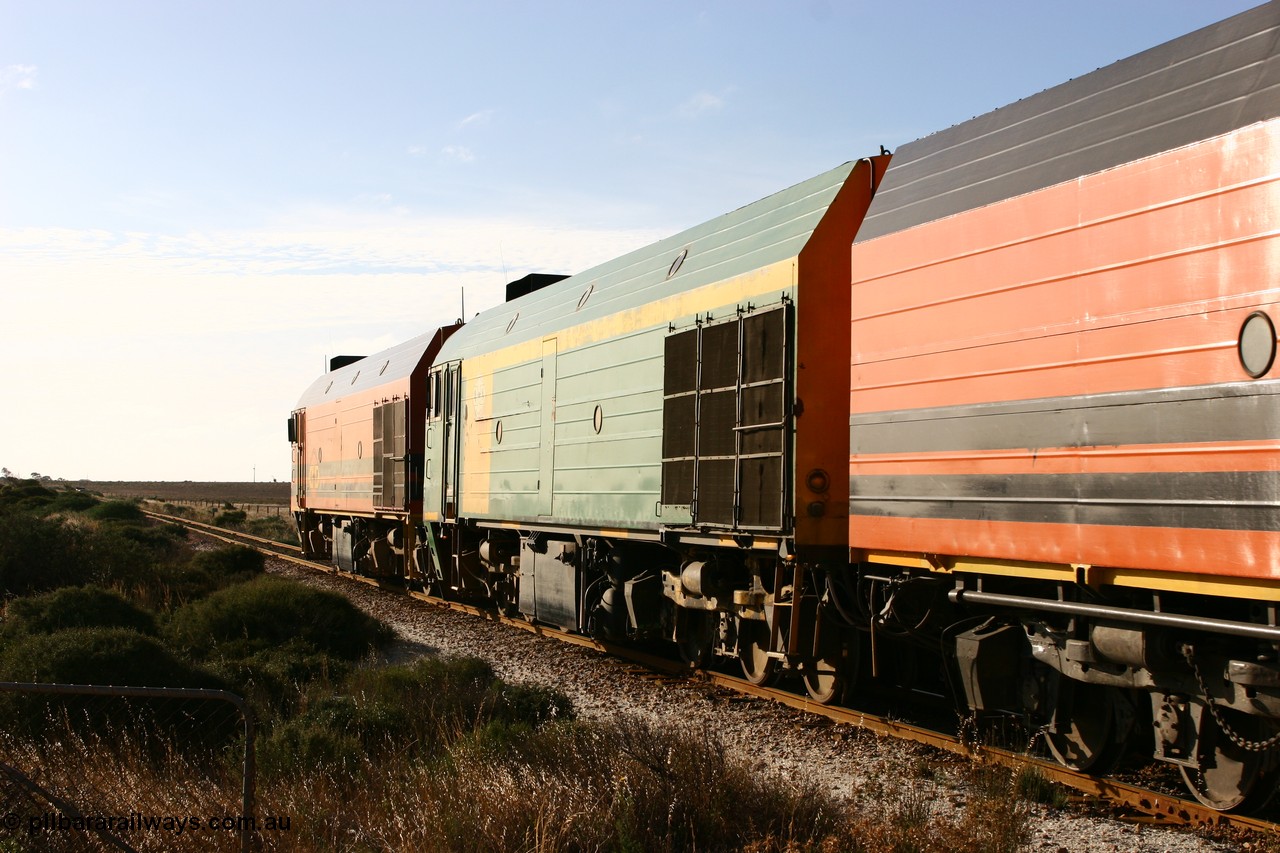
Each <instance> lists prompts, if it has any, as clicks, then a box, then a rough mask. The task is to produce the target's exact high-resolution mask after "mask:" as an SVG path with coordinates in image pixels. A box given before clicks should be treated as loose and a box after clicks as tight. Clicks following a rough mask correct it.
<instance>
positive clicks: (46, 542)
mask: <svg viewBox="0 0 1280 853" xmlns="http://www.w3.org/2000/svg"><path fill="white" fill-rule="evenodd" d="M87 535H88V534H87V533H86V532H83V531H79V530H75V529H71V528H68V527H66V526H65V525H64V524H63V523H62V522H61V521H59V520H57V519H44V518H37V517H35V516H34V515H31V514H29V513H26V512H17V511H12V510H10V511H0V593H3V594H4V595H7V596H11V595H27V594H29V593H32V592H40V591H43V590H46V589H53V588H55V587H59V586H65V585H68V584H77V583H83V582H84V579H85V576H84V572H83V567H82V566H81V565H80V564H79V562H78V561H79V559H80V558H81V552H82V546H83V544H84V540H85V539H86V538H87Z"/></svg>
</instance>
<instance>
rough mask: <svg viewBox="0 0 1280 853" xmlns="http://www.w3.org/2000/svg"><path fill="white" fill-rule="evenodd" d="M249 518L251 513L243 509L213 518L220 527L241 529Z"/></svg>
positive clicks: (221, 513)
mask: <svg viewBox="0 0 1280 853" xmlns="http://www.w3.org/2000/svg"><path fill="white" fill-rule="evenodd" d="M248 518H249V513H247V512H245V511H244V510H242V509H228V510H224V511H223V512H220V513H218V514H217V515H215V516H214V517H213V523H214V524H216V525H217V526H218V527H231V528H237V527H240V526H241V525H243V524H244V523H245V521H247V520H248Z"/></svg>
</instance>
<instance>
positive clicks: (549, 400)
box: [538, 338, 556, 516]
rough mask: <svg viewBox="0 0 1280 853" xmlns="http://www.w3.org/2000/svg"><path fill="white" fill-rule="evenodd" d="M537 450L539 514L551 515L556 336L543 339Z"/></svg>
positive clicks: (554, 440)
mask: <svg viewBox="0 0 1280 853" xmlns="http://www.w3.org/2000/svg"><path fill="white" fill-rule="evenodd" d="M539 447H540V448H541V450H540V452H539V453H538V515H540V516H549V515H551V508H552V507H551V503H552V495H553V491H554V490H553V485H554V484H553V482H552V481H553V478H554V477H555V453H556V339H555V338H547V339H546V340H544V341H543V342H542V431H541V434H540V441H539Z"/></svg>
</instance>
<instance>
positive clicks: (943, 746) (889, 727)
mask: <svg viewBox="0 0 1280 853" xmlns="http://www.w3.org/2000/svg"><path fill="white" fill-rule="evenodd" d="M147 515H148V516H150V517H151V518H153V519H156V520H160V521H165V522H169V523H175V524H180V525H182V526H184V527H187V528H189V529H193V530H195V531H197V532H199V533H201V534H202V535H205V536H209V537H212V538H214V539H218V540H220V541H223V542H226V543H230V544H240V545H247V546H249V547H253V548H255V549H257V550H259V551H261V552H262V553H264V554H267V555H269V556H272V557H275V558H277V559H282V560H286V561H289V562H291V563H294V564H297V565H299V566H302V567H305V568H307V569H310V570H313V571H317V572H322V573H325V574H329V575H334V576H339V577H342V578H343V579H345V580H347V581H349V582H357V583H362V584H366V585H369V586H373V587H377V588H380V589H383V590H387V591H390V592H395V593H396V594H402V595H407V596H409V597H412V598H415V599H418V600H421V601H423V602H425V603H427V604H430V605H432V606H436V607H442V608H447V609H450V610H455V611H462V612H465V613H469V614H471V615H474V616H477V617H480V618H483V619H487V620H489V621H494V622H500V623H502V624H505V625H509V626H511V627H514V628H518V629H520V630H522V631H526V632H529V633H533V634H536V635H539V636H544V637H549V638H553V639H556V640H560V641H562V642H567V643H572V644H575V645H578V646H582V647H585V648H589V649H594V650H596V651H600V652H603V653H606V654H609V655H612V656H615V657H618V658H621V659H624V660H627V661H629V662H631V663H633V664H636V665H637V666H638V667H640V668H642V670H643V672H644V673H647V675H645V676H644V677H645V678H647V679H649V680H655V681H660V682H661V683H664V684H680V683H693V682H699V683H704V684H711V685H714V686H716V687H720V688H723V689H726V690H729V691H732V692H734V693H736V694H739V695H742V696H750V697H755V698H758V699H764V700H768V701H771V702H776V703H779V704H781V705H784V706H787V707H789V708H792V709H795V710H798V711H802V712H804V713H808V714H813V715H816V716H819V717H822V718H825V719H826V720H829V721H831V722H832V723H841V724H847V725H850V726H853V727H855V728H858V729H862V730H864V731H868V732H872V733H875V734H877V735H881V736H886V737H891V738H896V739H899V740H905V741H911V742H914V743H919V744H923V745H925V746H929V747H933V748H934V749H938V750H942V751H944V752H948V753H951V754H955V755H959V756H962V757H965V758H967V759H970V760H973V761H978V762H987V763H992V764H999V765H1004V766H1007V767H1010V768H1014V769H1018V768H1028V767H1031V768H1035V769H1036V770H1038V771H1039V772H1040V773H1041V774H1042V775H1043V776H1044V777H1045V778H1046V779H1048V780H1050V781H1052V782H1055V783H1057V784H1060V785H1062V786H1064V787H1066V788H1068V789H1070V790H1073V791H1075V792H1077V793H1078V794H1079V795H1082V796H1084V797H1086V798H1096V799H1098V800H1101V801H1104V802H1105V803H1107V804H1109V805H1111V806H1114V807H1118V808H1120V809H1121V810H1127V811H1128V812H1129V813H1130V814H1129V815H1127V816H1122V819H1129V820H1135V821H1139V822H1145V823H1151V824H1156V825H1162V826H1185V827H1198V828H1219V829H1235V830H1245V831H1249V832H1256V833H1264V834H1270V835H1280V823H1276V822H1272V821H1269V820H1265V819H1262V818H1257V817H1250V816H1244V815H1231V814H1223V813H1221V812H1217V811H1214V810H1212V809H1209V808H1206V807H1205V806H1204V805H1202V804H1200V803H1198V802H1196V801H1194V800H1188V799H1185V798H1182V797H1178V796H1176V795H1172V794H1168V793H1164V792H1158V791H1154V790H1151V789H1149V788H1145V787H1142V786H1140V785H1137V784H1133V783H1130V782H1126V781H1123V780H1120V779H1116V778H1099V777H1095V776H1090V775H1087V774H1084V773H1080V772H1077V771H1074V770H1072V769H1070V768H1067V767H1064V766H1062V765H1060V764H1058V763H1056V762H1053V761H1049V760H1046V759H1041V758H1037V757H1035V756H1033V755H1029V754H1027V753H1026V752H1022V751H1018V750H1013V749H1006V748H1001V747H997V746H991V745H984V744H981V743H975V742H974V740H973V738H966V737H963V736H960V735H956V734H952V733H948V732H945V731H939V730H937V729H933V728H929V727H926V726H922V725H917V724H913V723H909V722H905V721H901V720H897V719H893V718H892V717H890V716H886V715H882V714H876V713H871V712H869V711H866V710H858V709H855V708H846V707H839V706H831V705H820V704H817V703H815V702H813V701H811V700H810V699H809V698H808V697H807V696H804V695H801V694H797V693H793V692H790V691H787V690H783V689H779V688H776V687H763V686H758V685H754V684H752V683H750V682H749V681H747V680H746V679H743V678H739V677H735V676H732V675H728V674H725V673H722V672H716V671H714V670H696V671H690V669H689V668H688V666H687V665H686V664H684V663H683V662H681V661H677V660H673V659H670V658H666V657H661V656H659V655H655V654H652V653H648V652H645V651H643V650H639V649H635V648H631V647H627V646H622V645H615V644H612V643H602V642H599V641H597V640H594V639H592V638H590V637H585V636H582V635H580V634H572V633H569V632H566V631H562V630H560V629H558V628H551V627H548V626H545V625H537V624H533V623H531V622H528V621H526V620H523V619H516V618H511V617H507V616H504V615H502V614H500V613H497V612H495V611H493V610H491V609H485V608H481V607H476V606H474V605H470V604H465V603H461V602H456V601H449V600H446V599H442V598H439V597H437V596H432V595H428V594H426V593H423V592H420V591H416V590H411V589H406V588H405V587H403V586H402V585H399V584H389V583H385V582H381V581H378V580H377V579H374V578H367V577H363V576H359V575H352V574H348V573H345V572H339V571H337V570H336V569H334V568H333V567H332V566H330V565H328V564H324V563H317V562H315V561H312V560H307V559H304V558H302V557H301V556H299V549H298V548H297V547H296V546H290V545H285V544H282V543H280V542H276V541H274V540H269V539H264V538H261V537H257V536H252V535H249V534H245V533H240V532H237V531H231V530H226V529H224V528H219V527H215V526H213V525H210V524H205V523H202V522H198V521H194V520H191V519H186V518H181V517H178V516H170V515H164V514H161V513H155V512H150V511H148V512H147Z"/></svg>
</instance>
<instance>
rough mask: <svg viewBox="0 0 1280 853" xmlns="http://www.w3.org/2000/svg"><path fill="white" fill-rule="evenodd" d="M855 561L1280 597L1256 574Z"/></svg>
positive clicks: (905, 558) (1275, 586) (867, 556)
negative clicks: (1243, 575) (1229, 575)
mask: <svg viewBox="0 0 1280 853" xmlns="http://www.w3.org/2000/svg"><path fill="white" fill-rule="evenodd" d="M853 557H854V559H855V560H865V561H867V562H870V563H878V564H881V565H888V566H900V567H902V568H907V569H916V570H919V571H925V572H932V573H934V574H958V573H963V574H973V575H1000V576H1003V577H1013V578H1033V579H1035V580H1046V581H1061V582H1065V583H1076V582H1077V581H1082V582H1083V583H1084V584H1085V585H1087V586H1090V587H1093V588H1095V589H1096V588H1099V587H1103V586H1119V587H1126V588H1129V589H1149V590H1152V591H1156V592H1185V593H1192V594H1195V595H1213V596H1220V597H1223V598H1252V599H1258V600H1261V601H1280V581H1272V580H1263V579H1256V578H1234V577H1226V576H1222V575H1200V574H1189V573H1185V572H1159V571H1150V570H1144V569H1108V568H1101V567H1099V566H1075V565H1064V564H1055V563H1029V562H1018V561H1015V560H981V559H977V558H971V557H951V556H945V557H937V556H935V557H933V558H932V559H930V557H928V556H926V555H920V554H906V553H901V552H897V551H868V550H855V551H854V554H853Z"/></svg>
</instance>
